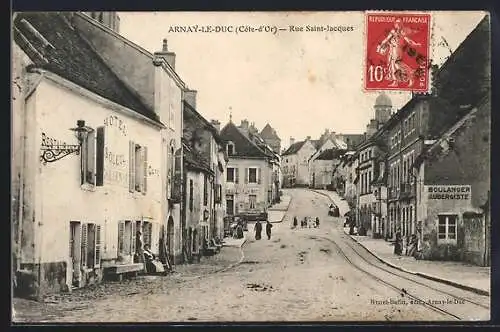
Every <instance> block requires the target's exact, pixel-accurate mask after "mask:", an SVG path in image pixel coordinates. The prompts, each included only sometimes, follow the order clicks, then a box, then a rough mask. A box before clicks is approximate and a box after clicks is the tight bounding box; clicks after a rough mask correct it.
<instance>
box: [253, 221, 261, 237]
mask: <svg viewBox="0 0 500 332" xmlns="http://www.w3.org/2000/svg"><path fill="white" fill-rule="evenodd" d="M253 229H254V230H255V239H256V240H260V238H261V236H262V224H261V223H260V221H258V220H257V222H256V223H255V226H254V228H253Z"/></svg>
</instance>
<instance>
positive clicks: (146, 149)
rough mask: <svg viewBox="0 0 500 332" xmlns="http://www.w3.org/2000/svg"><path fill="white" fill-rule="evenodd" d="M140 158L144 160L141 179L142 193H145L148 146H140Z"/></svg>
mask: <svg viewBox="0 0 500 332" xmlns="http://www.w3.org/2000/svg"><path fill="white" fill-rule="evenodd" d="M142 158H143V161H144V179H143V180H142V190H141V191H142V194H143V195H146V191H147V190H148V147H147V146H145V147H143V148H142Z"/></svg>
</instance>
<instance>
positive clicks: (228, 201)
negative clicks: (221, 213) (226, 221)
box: [226, 195, 234, 216]
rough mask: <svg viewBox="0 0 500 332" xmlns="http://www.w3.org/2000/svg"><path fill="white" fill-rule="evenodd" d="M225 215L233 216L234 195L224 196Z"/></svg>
mask: <svg viewBox="0 0 500 332" xmlns="http://www.w3.org/2000/svg"><path fill="white" fill-rule="evenodd" d="M226 213H227V214H228V215H230V216H232V215H234V195H227V196H226Z"/></svg>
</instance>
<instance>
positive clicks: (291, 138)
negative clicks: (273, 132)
mask: <svg viewBox="0 0 500 332" xmlns="http://www.w3.org/2000/svg"><path fill="white" fill-rule="evenodd" d="M293 143H295V138H293V137H292V136H290V146H292V145H293Z"/></svg>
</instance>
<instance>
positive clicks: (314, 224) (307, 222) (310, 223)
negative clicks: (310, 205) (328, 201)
mask: <svg viewBox="0 0 500 332" xmlns="http://www.w3.org/2000/svg"><path fill="white" fill-rule="evenodd" d="M298 225H299V221H298V219H297V217H293V224H292V229H296V228H297V227H298ZM300 227H301V228H319V217H316V219H314V220H313V219H312V218H311V217H304V218H303V219H301V220H300Z"/></svg>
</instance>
